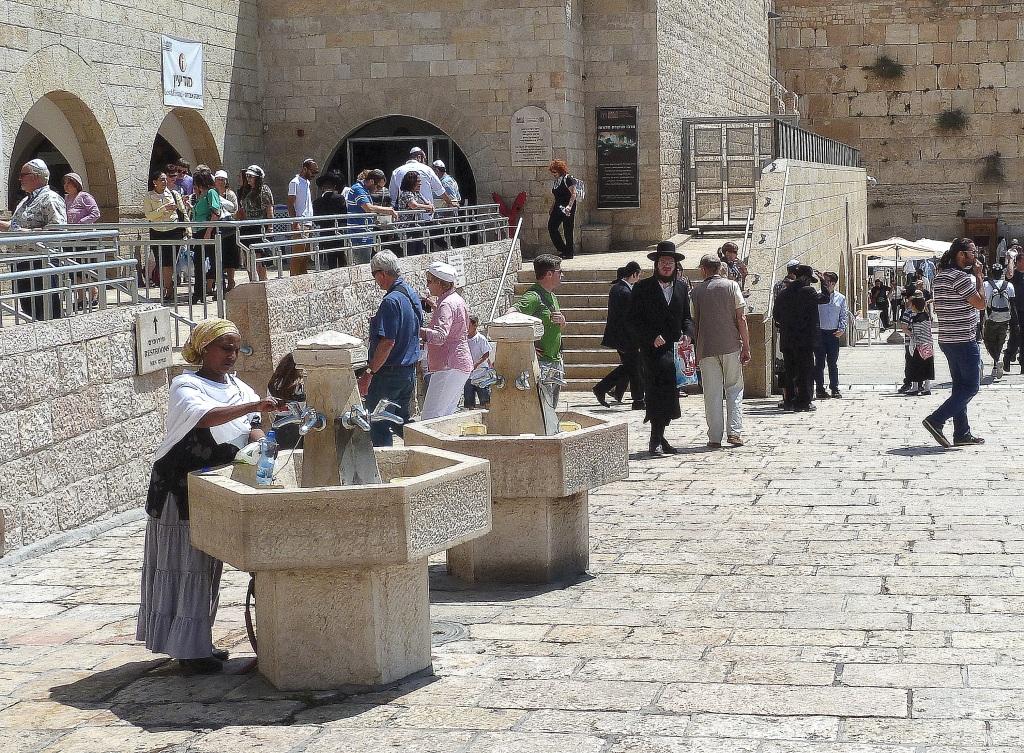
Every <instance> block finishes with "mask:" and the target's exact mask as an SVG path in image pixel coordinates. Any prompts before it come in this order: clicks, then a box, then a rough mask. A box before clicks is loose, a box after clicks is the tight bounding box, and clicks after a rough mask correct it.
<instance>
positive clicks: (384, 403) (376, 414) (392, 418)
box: [370, 398, 405, 426]
mask: <svg viewBox="0 0 1024 753" xmlns="http://www.w3.org/2000/svg"><path fill="white" fill-rule="evenodd" d="M398 407H399V405H398V403H395V402H392V401H391V400H388V399H387V398H382V399H381V401H380V402H379V403H377V407H376V408H374V409H373V413H371V414H370V423H373V424H377V423H380V422H382V421H388V422H390V423H393V424H396V425H398V426H401V425H402V424H404V423H405V419H404V418H402V417H401V416H399V415H398V414H397V413H393V412H392V411H391V409H392V408H398Z"/></svg>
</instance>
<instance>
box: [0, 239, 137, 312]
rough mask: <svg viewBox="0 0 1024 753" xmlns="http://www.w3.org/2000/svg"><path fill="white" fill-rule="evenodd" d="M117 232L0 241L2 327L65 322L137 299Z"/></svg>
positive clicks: (130, 268)
mask: <svg viewBox="0 0 1024 753" xmlns="http://www.w3.org/2000/svg"><path fill="white" fill-rule="evenodd" d="M119 256H120V255H119V246H118V236H117V232H116V231H110V230H106V231H103V230H100V231H91V232H73V233H71V232H68V233H50V232H45V233H6V234H2V235H0V327H4V326H9V325H16V324H27V323H30V322H35V321H46V320H51V319H59V318H66V317H69V316H76V315H79V314H83V313H89V312H91V311H95V310H101V309H105V308H107V307H108V306H110V305H122V304H126V303H136V302H137V301H138V299H139V295H138V284H137V279H136V274H135V263H134V260H126V259H122V258H119Z"/></svg>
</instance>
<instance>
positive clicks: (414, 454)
mask: <svg viewBox="0 0 1024 753" xmlns="http://www.w3.org/2000/svg"><path fill="white" fill-rule="evenodd" d="M290 454H291V455H293V456H294V457H292V460H291V462H290V463H288V462H287V459H288V456H289V455H290ZM374 455H375V457H376V459H377V464H378V466H379V468H380V472H381V478H382V479H383V480H384V482H385V483H382V484H366V485H360V486H327V487H313V488H300V487H298V485H297V483H296V479H297V478H300V477H301V469H302V451H301V450H298V451H295V452H294V453H289V452H282V453H281V456H280V457H279V458H278V461H277V467H278V468H283V471H282V472H280V473H278V474H277V480H278V482H279V483H281V484H282V486H283V487H284V488H266V487H257V486H256V475H255V467H254V466H251V465H230V466H226V467H225V468H221V469H217V470H214V471H210V472H207V473H193V474H191V475H190V476H189V499H190V503H189V514H190V518H191V528H192V545H193V546H195V547H196V548H197V549H201V550H203V551H204V552H207V553H208V554H210V555H212V556H214V557H217V558H218V559H221V560H223V561H224V562H227V563H229V564H231V565H232V566H234V567H236V568H238V569H239V570H245V571H248V572H256V571H258V570H282V569H289V568H308V567H318V568H336V567H363V566H371V565H391V564H403V563H408V562H414V561H416V560H420V559H423V558H425V557H428V556H429V555H431V554H434V553H435V552H440V551H444V550H445V549H447V548H449V547H451V546H456V545H458V544H461V543H463V542H465V541H468V540H469V539H472V538H475V537H477V536H480V535H482V534H484V533H486V532H487V531H488V530H490V525H491V513H490V499H489V485H488V468H487V463H485V462H482V461H481V460H478V459H476V458H472V457H465V456H458V455H455V454H453V453H451V452H446V451H444V450H437V449H430V448H426V447H417V448H378V449H376V450H375V451H374Z"/></svg>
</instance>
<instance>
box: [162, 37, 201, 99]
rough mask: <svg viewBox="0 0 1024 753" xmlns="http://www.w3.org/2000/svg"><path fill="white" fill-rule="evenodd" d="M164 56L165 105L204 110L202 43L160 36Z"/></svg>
mask: <svg viewBox="0 0 1024 753" xmlns="http://www.w3.org/2000/svg"><path fill="white" fill-rule="evenodd" d="M160 49H161V53H162V54H161V57H162V58H163V72H164V73H163V81H164V104H165V105H169V106H170V107H190V108H192V109H193V110H202V109H203V45H202V42H189V41H187V40H184V39H175V38H174V37H165V36H161V37H160Z"/></svg>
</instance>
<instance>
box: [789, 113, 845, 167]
mask: <svg viewBox="0 0 1024 753" xmlns="http://www.w3.org/2000/svg"><path fill="white" fill-rule="evenodd" d="M775 158H776V159H795V160H801V161H803V162H817V163H820V164H823V165H844V166H846V167H860V149H857V148H856V147H853V146H850V145H849V144H844V143H843V142H842V141H836V140H835V139H830V138H828V137H827V136H822V135H820V134H817V133H814V132H812V131H807V130H805V129H803V128H801V127H800V126H798V125H794V124H793V123H787V122H786V121H784V120H776V121H775Z"/></svg>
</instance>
